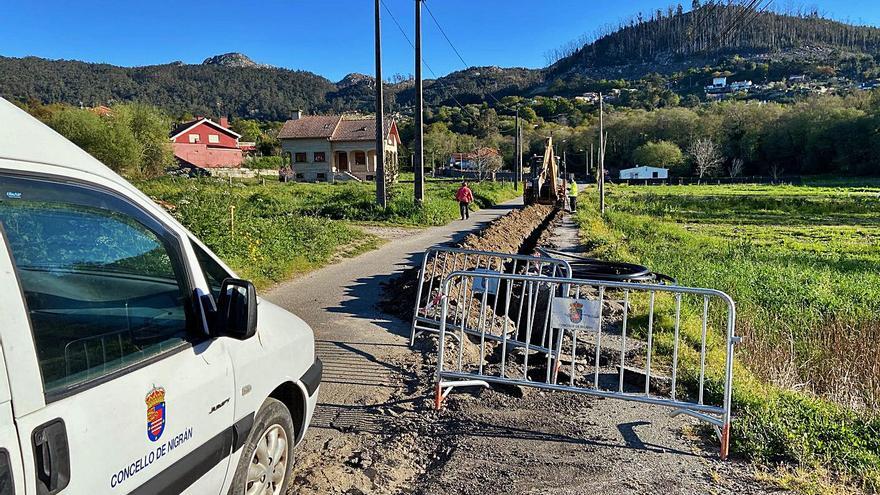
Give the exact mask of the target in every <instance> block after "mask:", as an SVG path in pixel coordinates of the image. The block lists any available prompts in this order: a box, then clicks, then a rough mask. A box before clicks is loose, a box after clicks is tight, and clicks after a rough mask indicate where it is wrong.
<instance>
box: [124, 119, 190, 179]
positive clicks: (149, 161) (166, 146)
mask: <svg viewBox="0 0 880 495" xmlns="http://www.w3.org/2000/svg"><path fill="white" fill-rule="evenodd" d="M110 118H111V119H112V120H114V121H115V124H116V125H117V126H125V127H127V128H128V130H129V131H130V132H131V136H132V138H133V139H134V142H135V143H136V144H135V147H136V150H137V151H136V152H137V157H136V158H135V160H134V161H133V162H132V163H131V164H130V166H129V167H128V168H127V169H126V172H127V173H128V174H129V175H130V176H134V177H156V176H158V175H161V174H163V173H164V172H165V170H166V169H167V168H169V167H171V166H173V165H174V152H173V151H172V149H171V143H170V142H169V141H168V129H170V128H171V119H169V118H168V116H167V115H165V113H164V112H162V111H161V110H159V109H157V108H155V107H152V106H149V105H145V104H143V103H128V104H124V105H115V106H114V107H113V113H112V114H111V116H110ZM123 132H124V131H123Z"/></svg>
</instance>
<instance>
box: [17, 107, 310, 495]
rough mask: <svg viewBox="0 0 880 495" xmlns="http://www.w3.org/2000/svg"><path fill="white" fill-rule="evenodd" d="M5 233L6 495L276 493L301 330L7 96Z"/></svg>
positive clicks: (293, 404)
mask: <svg viewBox="0 0 880 495" xmlns="http://www.w3.org/2000/svg"><path fill="white" fill-rule="evenodd" d="M0 237H2V241H0V494H13V493H14V494H36V495H46V494H55V493H70V494H89V495H91V494H99V493H137V494H160V493H161V494H166V493H181V492H187V493H217V494H220V493H222V494H226V493H231V494H243V493H247V494H252V493H260V494H275V495H277V494H281V493H285V492H286V489H287V485H288V484H289V482H290V472H291V468H292V464H293V447H294V445H295V444H296V443H297V442H299V441H300V440H301V439H302V437H303V434H304V433H305V430H306V428H307V427H308V424H309V421H310V419H311V416H312V413H313V411H314V408H315V402H316V400H317V396H318V388H319V382H320V379H321V362H320V360H318V359H317V358H316V357H315V344H314V336H313V334H312V330H311V329H310V328H309V326H308V325H306V324H305V323H304V322H303V321H302V320H300V319H299V318H297V317H296V316H294V315H292V314H290V313H288V312H286V311H284V310H283V309H281V308H278V307H276V306H274V305H272V304H271V303H269V302H267V301H264V300H262V299H258V298H257V296H256V292H255V291H254V287H253V285H252V284H251V283H250V282H247V281H244V280H239V279H237V278H236V277H235V274H234V273H233V272H232V271H231V270H230V269H229V268H228V267H227V266H226V265H224V264H223V262H222V261H220V260H219V259H218V258H217V257H216V256H215V255H214V254H212V253H211V251H210V250H209V249H208V248H206V247H205V246H204V245H203V244H202V243H200V242H199V241H198V240H197V239H195V237H193V235H192V234H191V233H190V232H188V231H187V230H186V229H185V228H183V227H182V226H181V225H180V224H179V223H178V222H177V221H175V219H174V218H173V217H172V216H171V215H169V214H168V213H167V212H166V211H164V210H163V209H162V208H160V207H159V206H157V205H156V204H155V203H153V202H152V201H151V200H150V199H149V198H148V197H146V196H145V195H144V194H142V193H141V192H140V191H138V190H137V189H136V188H135V187H134V186H132V185H131V184H129V183H128V182H126V181H125V180H124V179H122V178H121V177H119V176H118V175H117V174H115V173H113V172H112V171H111V170H110V169H109V168H107V167H106V166H104V165H103V164H101V163H100V162H98V161H97V160H95V159H94V158H92V157H91V156H90V155H88V154H87V153H85V152H84V151H83V150H81V149H79V148H78V147H76V146H75V145H73V144H72V143H70V142H69V141H67V140H66V139H64V138H63V137H61V136H60V135H59V134H57V133H55V132H54V131H53V130H51V129H49V128H48V127H46V126H44V125H43V124H42V123H40V122H39V121H37V120H36V119H34V118H32V117H31V116H29V115H28V114H27V113H25V112H23V111H22V110H20V109H19V108H17V107H16V106H14V105H12V104H11V103H9V102H8V101H6V100H3V99H0Z"/></svg>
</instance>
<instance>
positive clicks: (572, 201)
mask: <svg viewBox="0 0 880 495" xmlns="http://www.w3.org/2000/svg"><path fill="white" fill-rule="evenodd" d="M577 202H578V185H577V182H575V181H571V186H569V187H568V207H569V209H570V210H571V212H572V213H574V212H576V211H577Z"/></svg>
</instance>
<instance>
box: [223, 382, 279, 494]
mask: <svg viewBox="0 0 880 495" xmlns="http://www.w3.org/2000/svg"><path fill="white" fill-rule="evenodd" d="M279 427H280V429H281V430H283V435H282V431H279V430H278V428H279ZM270 431H271V433H272V434H273V435H272V436H274V437H275V438H282V437H286V442H287V449H286V452H285V455H286V459H284V461H285V465H284V469H283V475H284V477H283V480H282V481H281V482H280V484H276V485H275V489H274V490H272V491H267V492H266V493H279V494H285V493H287V487H288V485H289V484H290V478H291V473H292V471H293V446H294V444H295V443H296V430H295V429H294V427H293V419H292V418H291V415H290V411H289V410H288V409H287V406H285V405H284V403H282V402H281V401H279V400H276V399H273V398H271V397H270V398H268V399H266V401H265V402H263V405H262V407H260V410H259V411H257V415H256V417H255V418H254V426H253V427H252V428H251V431H250V433H249V434H248V437H247V441H246V442H245V444H244V446H243V447H242V451H241V457H240V458H239V460H238V466H237V467H236V468H235V475H234V476H233V477H232V486H230V487H229V495H244V494H245V493H246V492H247V488H248V485H249V484H250V485H253V483H254V480H253V479H248V472H249V471H250V467H251V465H252V464H259V462H258V461H260V459H259V457H260V456H261V455H262V456H263V457H265V456H266V454H265V453H257V452H256V450H257V446H258V445H260V443H261V442H267V441H268V440H267V438H268V436H269V435H270ZM269 457H270V459H271V456H269ZM262 461H264V462H263V464H262V465H266V463H265V461H266V459H262ZM272 461H274V459H272ZM276 470H277V471H275V472H276V473H278V472H281V471H282V470H281V469H280V466H277V465H276ZM267 476H271V473H268V472H267ZM260 479H267V478H265V477H261V478H260Z"/></svg>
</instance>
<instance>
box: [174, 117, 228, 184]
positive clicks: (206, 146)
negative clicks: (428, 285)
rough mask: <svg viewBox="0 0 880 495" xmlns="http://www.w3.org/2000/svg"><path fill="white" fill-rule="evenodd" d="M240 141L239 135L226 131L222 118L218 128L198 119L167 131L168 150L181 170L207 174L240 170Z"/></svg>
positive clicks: (207, 119)
mask: <svg viewBox="0 0 880 495" xmlns="http://www.w3.org/2000/svg"><path fill="white" fill-rule="evenodd" d="M240 138H241V135H239V134H237V133H236V132H234V131H232V130H231V129H229V122H228V120H227V119H226V117H222V118H221V119H220V123H219V124H218V123H217V122H214V121H213V120H211V119H209V118H199V119H196V120H192V121H189V122H185V123H183V124H180V125H179V126H177V127H176V128H175V129H174V130H173V131H171V143H172V144H171V146H172V148H173V149H174V157H175V158H177V161H178V162H179V163H180V165H181V166H182V167H186V168H191V169H192V168H194V169H199V170H201V171H205V172H210V170H211V169H219V168H236V167H240V166H241V162H242V159H243V155H242V150H241V148H240V147H239V141H238V140H239V139H240Z"/></svg>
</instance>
